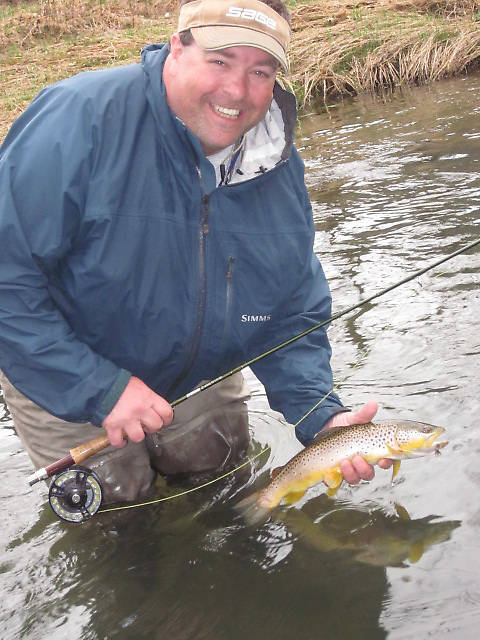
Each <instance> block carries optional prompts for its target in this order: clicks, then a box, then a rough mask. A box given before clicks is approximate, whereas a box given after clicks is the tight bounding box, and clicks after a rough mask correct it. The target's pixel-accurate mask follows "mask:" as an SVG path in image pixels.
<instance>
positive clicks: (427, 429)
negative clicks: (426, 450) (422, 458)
mask: <svg viewBox="0 0 480 640" xmlns="http://www.w3.org/2000/svg"><path fill="white" fill-rule="evenodd" d="M431 432H432V428H431V427H428V426H425V427H422V433H431Z"/></svg>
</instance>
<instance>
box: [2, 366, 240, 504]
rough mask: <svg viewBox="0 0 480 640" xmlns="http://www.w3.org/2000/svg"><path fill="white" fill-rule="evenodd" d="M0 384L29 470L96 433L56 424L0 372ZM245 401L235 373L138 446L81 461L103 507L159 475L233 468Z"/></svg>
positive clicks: (142, 490)
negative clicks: (100, 495)
mask: <svg viewBox="0 0 480 640" xmlns="http://www.w3.org/2000/svg"><path fill="white" fill-rule="evenodd" d="M0 385H1V387H2V389H3V393H4V397H5V401H6V403H7V405H8V407H9V409H10V412H11V414H12V417H13V423H14V427H15V431H16V433H17V435H18V436H19V438H20V439H21V441H22V443H23V445H24V447H25V449H26V450H27V452H28V455H29V456H30V459H31V461H32V463H33V465H34V466H35V468H36V469H40V468H42V467H46V466H48V465H49V464H51V463H52V462H54V461H55V460H58V459H60V458H63V457H64V456H65V455H68V452H69V450H70V449H72V448H73V447H75V446H77V445H79V444H81V443H83V442H86V441H87V440H91V439H92V438H96V437H97V436H98V435H100V434H101V433H104V432H103V430H100V429H98V427H95V426H94V425H93V424H91V423H89V422H87V423H74V422H66V421H64V420H60V419H59V418H56V417H55V416H53V415H51V414H50V413H48V412H47V411H45V410H44V409H42V408H41V407H39V406H38V405H37V404H35V403H34V402H32V401H31V400H29V399H28V398H27V397H26V396H24V395H23V394H22V393H20V391H18V390H17V389H16V388H15V387H14V386H13V385H12V384H11V383H10V382H9V380H8V379H7V378H6V377H5V375H4V374H3V373H2V372H1V371H0ZM248 398H249V394H248V390H247V386H246V384H245V382H244V380H243V376H242V375H241V373H237V374H235V375H233V376H231V377H230V378H227V379H226V380H223V381H222V382H220V383H218V384H216V385H214V386H212V387H210V388H209V389H207V390H206V391H202V392H200V393H198V394H197V395H196V396H194V397H192V398H190V399H189V400H186V401H185V402H183V403H181V404H179V405H178V406H177V407H175V419H174V421H173V422H172V424H171V425H169V426H168V427H163V428H162V429H160V431H159V432H157V433H156V434H153V435H147V436H146V438H145V440H144V441H143V442H140V443H133V442H129V443H128V444H127V445H126V446H125V447H123V448H122V449H116V448H113V447H108V448H107V449H105V450H103V451H100V452H99V453H97V454H95V455H93V456H91V457H90V458H88V459H87V460H85V462H84V463H83V464H84V465H85V466H87V467H88V468H90V469H92V470H93V471H95V473H96V474H97V475H98V476H99V478H100V481H101V483H102V489H103V503H104V504H109V503H113V502H124V501H130V500H136V499H137V498H139V497H141V496H143V495H145V494H146V493H148V491H149V490H150V488H151V487H152V485H153V483H154V482H155V478H156V475H157V472H158V473H161V474H162V475H169V474H198V473H203V472H208V471H214V470H221V469H225V468H229V467H231V466H233V465H234V464H235V463H236V462H238V460H239V459H240V458H241V456H242V454H244V453H245V451H246V449H247V446H248V440H249V431H248V412H247V405H246V401H247V400H248Z"/></svg>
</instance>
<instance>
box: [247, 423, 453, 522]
mask: <svg viewBox="0 0 480 640" xmlns="http://www.w3.org/2000/svg"><path fill="white" fill-rule="evenodd" d="M444 432H445V429H443V427H435V426H433V425H430V424H425V423H423V422H415V421H412V420H403V421H400V420H384V421H381V422H376V423H373V422H368V423H366V424H356V425H351V426H347V427H334V428H331V429H327V430H326V431H325V432H320V434H319V435H318V436H317V437H316V438H315V440H314V442H313V443H312V444H311V445H310V446H308V447H306V448H305V449H303V450H302V451H300V452H299V453H297V454H296V455H295V456H294V457H293V458H292V459H291V460H290V461H289V462H287V463H286V464H285V466H283V467H281V468H280V469H279V470H278V472H277V473H275V475H273V476H272V480H271V482H270V484H269V485H268V486H267V487H265V489H262V490H260V491H257V492H256V493H254V494H253V495H251V496H249V497H247V498H245V499H244V500H242V501H241V502H239V503H238V505H237V506H236V508H237V510H238V511H240V512H241V513H242V514H243V516H244V517H245V519H246V520H247V521H249V522H252V523H254V522H258V521H259V520H261V519H262V518H263V517H265V516H266V515H267V514H268V513H269V512H270V511H271V510H272V509H274V508H275V507H276V506H277V505H278V504H280V502H282V500H283V501H284V502H286V503H288V504H291V503H293V502H296V501H297V500H299V499H300V498H301V497H302V496H303V494H304V493H305V491H306V490H307V489H308V488H309V487H312V486H313V485H315V484H317V483H318V482H321V481H323V482H324V483H325V484H326V485H327V486H328V487H329V490H328V493H329V495H334V494H335V492H336V491H337V489H338V488H339V486H340V485H341V484H342V481H343V475H342V472H341V470H340V462H341V461H342V460H345V459H351V458H353V457H354V456H356V455H360V456H362V457H363V458H364V459H365V460H366V461H367V462H369V463H370V464H373V465H375V464H377V462H378V461H379V460H380V459H381V458H390V459H391V460H394V461H395V462H394V465H393V475H392V481H393V479H394V477H395V476H396V475H397V473H398V470H399V468H400V463H401V461H402V460H404V459H407V458H420V457H422V456H426V455H428V454H431V453H437V454H438V453H440V449H442V448H443V447H444V446H445V445H447V444H448V442H447V441H441V442H437V438H438V437H439V436H440V435H441V434H442V433H444Z"/></svg>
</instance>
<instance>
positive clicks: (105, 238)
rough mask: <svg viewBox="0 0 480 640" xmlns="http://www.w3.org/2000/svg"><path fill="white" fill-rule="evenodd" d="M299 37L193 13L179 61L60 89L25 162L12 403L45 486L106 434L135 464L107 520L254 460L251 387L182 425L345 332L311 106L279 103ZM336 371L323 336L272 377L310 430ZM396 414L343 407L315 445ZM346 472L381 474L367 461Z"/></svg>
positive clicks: (273, 4)
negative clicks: (52, 471) (325, 229)
mask: <svg viewBox="0 0 480 640" xmlns="http://www.w3.org/2000/svg"><path fill="white" fill-rule="evenodd" d="M289 36H290V28H289V23H288V12H287V10H286V9H285V7H284V5H283V4H282V3H281V2H280V0H268V1H267V2H261V1H260V0H241V1H239V2H236V1H235V2H234V3H231V2H230V1H228V0H196V1H194V2H187V3H184V4H183V6H182V7H181V10H180V16H179V25H178V31H177V33H175V34H174V35H173V36H172V37H171V39H170V42H169V46H168V47H166V46H158V45H151V46H149V47H146V48H145V49H144V51H143V52H142V64H141V65H131V66H128V67H123V68H119V69H111V70H107V71H99V72H89V73H83V74H80V75H78V76H75V77H74V78H70V79H67V80H65V81H62V82H60V83H58V84H56V85H54V86H52V87H48V88H46V89H45V90H43V91H42V92H41V93H40V94H39V96H37V98H36V99H35V100H34V101H33V103H32V104H31V105H30V106H29V107H28V108H27V110H26V111H25V113H24V114H23V115H22V116H21V117H20V118H19V119H18V120H17V121H16V122H15V123H14V125H13V126H12V129H11V131H10V133H9V135H8V136H7V138H6V140H5V143H4V145H3V148H2V151H1V156H0V162H1V164H0V193H1V196H0V198H1V200H0V203H1V205H0V237H1V250H0V261H1V262H0V296H1V300H2V305H1V310H0V366H1V368H2V370H3V377H2V387H3V389H4V392H5V396H6V400H7V403H8V404H9V406H10V409H11V411H12V415H13V418H14V423H15V426H16V429H17V432H18V434H19V436H20V438H21V439H22V441H23V442H24V444H25V446H26V448H27V451H28V453H29V455H30V457H31V459H32V461H33V463H34V464H35V466H37V467H40V466H44V465H45V464H48V463H49V462H51V461H53V460H55V459H56V458H59V457H61V456H62V455H64V453H65V451H66V450H68V449H69V448H71V447H72V446H74V445H75V444H78V443H79V442H82V441H84V440H88V439H89V438H91V437H93V436H94V435H95V432H96V427H98V426H102V427H103V428H104V429H105V431H106V432H107V434H108V437H109V440H110V443H111V444H112V445H113V447H114V449H110V450H109V451H107V452H105V453H103V454H99V455H97V458H96V460H93V461H92V464H90V466H91V467H92V468H94V469H95V470H96V471H97V473H98V474H99V475H100V477H101V479H102V481H103V485H104V492H105V495H104V497H105V501H106V502H112V501H116V500H127V499H134V498H136V497H138V496H140V495H142V494H143V493H145V492H146V491H148V489H149V488H150V487H151V485H152V483H153V481H154V479H155V473H156V471H159V472H161V473H177V472H196V471H202V470H205V469H213V468H220V467H222V466H224V465H226V464H230V463H231V462H233V461H234V460H235V459H237V458H238V456H239V455H240V454H241V453H242V452H243V451H244V449H245V447H246V444H247V441H248V424H247V415H246V405H245V400H246V399H247V397H248V392H247V391H246V390H245V387H244V384H243V380H242V378H241V376H239V375H237V376H233V377H232V378H231V379H227V380H226V381H224V382H223V383H222V384H219V385H216V386H214V387H212V388H211V389H210V390H209V391H208V392H204V393H200V394H198V395H197V396H196V398H197V400H196V401H195V402H194V401H193V399H192V402H186V403H185V404H181V405H179V406H178V408H177V412H176V416H175V420H173V410H172V407H171V406H170V404H169V402H171V401H172V400H173V399H175V398H178V397H180V396H182V395H183V394H184V393H186V392H187V391H189V390H191V389H192V388H194V387H195V386H197V385H198V384H199V383H201V381H203V380H209V379H214V378H216V377H217V376H218V375H220V374H222V373H224V372H226V371H229V370H231V369H232V368H233V367H234V366H236V365H239V364H241V363H242V362H244V361H247V360H249V359H250V358H252V357H254V356H256V355H258V354H259V353H263V352H264V351H265V350H267V349H268V348H270V347H272V346H274V345H276V344H278V343H280V342H282V341H284V340H285V339H288V338H289V337H292V336H293V335H296V334H298V333H300V332H301V331H303V330H305V329H306V328H308V327H309V326H312V325H313V324H317V323H319V322H321V321H322V320H324V319H325V318H328V317H329V315H330V294H329V290H328V285H327V283H326V280H325V277H324V275H323V271H322V269H321V266H320V264H319V262H318V260H317V259H316V258H315V256H314V255H313V251H312V246H313V223H312V217H311V209H310V204H309V200H308V194H307V191H306V188H305V185H304V182H303V165H302V162H301V160H300V158H299V156H298V153H297V151H296V150H295V148H294V147H293V144H292V138H293V128H294V123H295V117H296V114H295V103H294V98H293V96H292V95H291V94H289V93H287V92H285V91H283V90H282V89H280V87H279V86H278V85H277V84H276V83H275V77H276V73H277V70H278V68H279V67H280V66H282V67H283V68H284V69H285V70H286V68H287V58H286V52H287V47H288V42H289ZM329 358H330V347H329V344H328V340H327V337H326V333H325V332H324V331H320V330H319V331H315V332H313V333H312V334H310V335H309V336H308V337H306V338H304V339H302V340H301V341H299V342H297V343H295V344H294V345H291V346H289V347H286V348H285V349H282V350H280V351H279V352H277V353H275V354H274V355H272V356H269V357H268V358H265V359H263V360H261V361H259V362H258V363H257V364H256V365H255V367H254V372H255V373H256V375H257V376H258V377H259V378H260V380H261V381H262V382H263V383H264V385H265V388H266V391H267V395H268V398H269V402H270V404H271V406H272V407H273V408H275V409H278V410H279V411H281V412H282V413H283V414H284V415H285V417H286V418H287V420H289V421H290V422H291V423H296V422H297V421H298V420H299V419H300V418H301V417H302V416H303V415H304V414H305V413H306V412H307V411H308V410H309V409H310V408H311V407H312V406H313V405H314V404H315V403H317V402H318V400H319V399H320V398H321V397H323V396H324V395H325V394H326V393H327V392H328V391H330V390H331V388H332V384H333V381H332V374H331V370H330V364H329ZM375 411H376V404H375V403H371V404H369V405H366V406H365V407H364V408H363V409H361V410H360V411H359V412H357V413H347V412H345V410H344V408H343V406H342V404H341V402H340V400H339V398H338V397H337V396H336V395H335V394H333V393H331V394H330V395H329V396H328V397H327V398H326V400H325V401H324V402H323V403H322V404H321V406H320V407H319V408H318V409H317V410H316V411H315V412H313V413H312V415H310V416H309V417H308V418H306V419H305V420H303V421H302V422H301V423H300V425H299V426H298V428H297V436H298V438H299V439H300V441H301V442H303V443H304V444H308V443H309V442H311V441H312V439H313V437H314V435H315V434H316V433H317V432H319V431H320V429H321V428H322V427H324V426H325V425H327V426H331V425H333V424H352V423H354V422H357V421H367V420H369V419H370V418H371V417H372V416H373V414H374V413H375ZM172 420H173V422H172ZM169 425H170V426H169ZM162 427H163V429H162ZM97 433H98V432H97ZM145 436H147V438H145ZM126 439H127V440H128V441H129V445H128V447H124V445H125V440H126ZM384 466H388V462H385V463H384ZM343 472H344V476H345V478H346V479H347V480H348V481H349V482H358V481H359V479H360V478H371V477H372V475H373V469H372V468H371V467H370V465H367V464H366V463H365V461H363V460H362V459H361V458H358V459H357V460H356V461H355V464H354V465H352V464H351V463H349V462H345V466H344V468H343Z"/></svg>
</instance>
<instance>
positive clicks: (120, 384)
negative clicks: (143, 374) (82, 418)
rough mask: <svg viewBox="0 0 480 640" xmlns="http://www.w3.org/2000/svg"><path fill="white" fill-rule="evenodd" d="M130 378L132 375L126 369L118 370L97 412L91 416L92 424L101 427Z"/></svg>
mask: <svg viewBox="0 0 480 640" xmlns="http://www.w3.org/2000/svg"><path fill="white" fill-rule="evenodd" d="M131 377H132V374H131V373H130V371H127V370H126V369H120V371H119V372H118V375H117V377H116V379H115V381H114V383H113V384H112V386H111V387H110V389H109V390H108V391H107V393H106V395H105V397H104V399H103V400H102V404H101V405H100V407H99V409H98V411H96V412H95V414H94V415H93V416H92V418H91V420H90V421H91V422H92V424H94V425H95V426H97V427H101V426H102V422H103V421H104V420H105V418H106V417H107V416H108V414H109V413H110V411H111V410H112V409H113V407H114V406H115V405H116V404H117V402H118V399H119V398H120V396H121V395H122V393H123V391H124V390H125V387H126V386H127V384H128V382H129V380H130V378H131Z"/></svg>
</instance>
